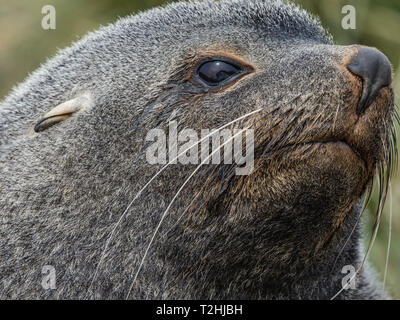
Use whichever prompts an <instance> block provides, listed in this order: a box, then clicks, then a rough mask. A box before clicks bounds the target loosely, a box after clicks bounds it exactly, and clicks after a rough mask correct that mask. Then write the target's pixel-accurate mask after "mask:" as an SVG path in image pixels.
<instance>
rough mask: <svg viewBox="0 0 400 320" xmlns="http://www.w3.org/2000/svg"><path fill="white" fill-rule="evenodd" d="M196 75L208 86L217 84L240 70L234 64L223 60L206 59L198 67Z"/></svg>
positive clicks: (233, 76)
mask: <svg viewBox="0 0 400 320" xmlns="http://www.w3.org/2000/svg"><path fill="white" fill-rule="evenodd" d="M197 72H198V75H199V77H200V78H201V79H203V80H204V81H205V82H206V83H207V84H208V85H210V86H218V85H220V84H221V83H222V82H224V81H225V80H227V79H229V78H232V80H233V78H236V77H235V76H236V75H238V74H241V70H240V69H239V68H238V67H235V66H234V65H232V64H230V63H227V62H224V61H219V60H215V61H208V62H206V63H203V64H202V65H201V66H200V67H199V69H198V71H197Z"/></svg>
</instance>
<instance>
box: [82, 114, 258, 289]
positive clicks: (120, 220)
mask: <svg viewBox="0 0 400 320" xmlns="http://www.w3.org/2000/svg"><path fill="white" fill-rule="evenodd" d="M261 110H263V108H259V109H257V110H254V111H252V112H249V113H247V114H245V115H243V116H241V117H239V118H236V119H235V120H233V121H231V122H229V123H226V124H224V125H223V126H221V127H219V128H218V129H215V130H213V131H212V132H211V133H209V134H208V135H206V136H204V137H203V138H202V139H200V140H199V141H197V142H196V143H194V144H193V145H191V146H190V147H188V148H187V149H185V150H184V151H182V152H181V153H180V154H178V155H177V156H176V157H175V158H174V159H172V160H170V161H169V162H168V163H167V164H166V165H164V166H163V167H162V168H161V169H160V170H159V171H158V172H157V173H156V174H155V175H154V176H153V177H152V178H151V179H150V180H149V181H148V182H147V183H146V184H145V185H144V186H143V187H142V189H140V190H139V192H138V193H137V194H136V196H135V197H134V198H133V200H132V201H131V202H130V203H129V205H128V206H127V207H126V209H125V210H124V212H123V213H122V215H121V217H120V218H119V219H118V221H117V222H116V224H115V226H114V228H113V229H112V231H111V233H110V235H109V238H108V239H107V241H106V244H105V248H104V250H103V253H102V255H101V256H100V260H99V263H98V265H97V267H96V270H95V273H94V276H93V279H92V281H91V283H90V286H89V289H88V291H89V290H90V288H91V287H92V285H93V283H94V280H95V278H96V276H97V274H98V271H99V268H100V265H101V263H102V262H103V259H104V257H105V253H106V251H107V249H108V246H109V243H110V241H111V239H112V237H113V235H114V233H115V231H116V229H117V227H118V226H119V225H120V224H121V222H122V220H123V219H124V217H125V216H126V214H127V212H128V211H129V209H130V208H131V207H132V205H133V203H134V202H135V201H136V199H137V198H138V197H139V196H140V195H141V194H142V192H143V191H144V190H145V189H146V188H147V187H148V186H149V185H150V184H151V183H152V182H153V181H154V180H155V179H156V178H157V177H158V176H159V175H160V174H161V173H162V172H163V171H164V170H165V169H166V168H167V167H168V166H169V165H170V164H171V163H172V162H174V161H175V160H177V159H178V158H179V157H180V156H181V155H183V154H185V153H186V152H187V151H189V150H190V149H191V148H192V147H194V146H196V145H198V144H199V143H201V142H202V141H203V140H205V139H207V138H209V137H210V136H212V135H213V134H215V132H218V131H219V130H221V129H224V128H226V127H227V126H229V125H231V124H233V123H235V122H238V121H240V120H242V119H245V118H246V117H249V116H251V115H253V114H256V113H258V112H260V111H261Z"/></svg>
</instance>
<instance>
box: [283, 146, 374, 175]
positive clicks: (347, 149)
mask: <svg viewBox="0 0 400 320" xmlns="http://www.w3.org/2000/svg"><path fill="white" fill-rule="evenodd" d="M322 146H325V147H327V148H329V149H335V150H336V151H337V152H340V153H342V154H353V155H355V156H356V158H357V159H358V160H359V161H360V163H361V164H362V165H363V167H364V168H365V169H368V168H369V167H370V165H368V163H369V159H368V157H366V156H365V153H364V152H362V150H359V149H358V148H357V146H355V145H352V144H351V143H349V142H347V141H346V140H344V139H343V140H342V139H326V140H316V141H309V142H303V143H293V144H287V145H285V146H284V147H282V148H280V149H279V150H277V152H278V151H281V152H283V151H287V150H294V149H299V148H302V147H304V148H307V147H309V148H313V149H318V148H321V147H322ZM363 155H364V156H363Z"/></svg>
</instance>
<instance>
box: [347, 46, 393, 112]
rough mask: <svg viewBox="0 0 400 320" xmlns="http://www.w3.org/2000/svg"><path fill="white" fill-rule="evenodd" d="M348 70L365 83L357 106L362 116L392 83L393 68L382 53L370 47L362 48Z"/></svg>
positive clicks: (348, 66)
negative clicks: (379, 94) (380, 92)
mask: <svg viewBox="0 0 400 320" xmlns="http://www.w3.org/2000/svg"><path fill="white" fill-rule="evenodd" d="M347 68H348V69H349V70H350V71H351V72H352V73H354V74H355V75H357V76H359V77H361V79H362V82H363V91H362V94H361V97H360V101H359V102H358V106H357V113H358V114H362V113H364V111H365V110H366V109H367V108H368V107H369V105H370V104H371V103H372V101H374V99H375V98H376V96H377V95H378V93H379V91H380V90H381V89H382V88H383V87H386V86H388V85H390V84H391V83H392V68H391V66H390V62H389V60H388V58H387V57H386V56H385V55H384V54H383V53H382V52H380V51H378V50H376V49H372V48H368V47H361V48H360V50H359V51H358V53H357V55H356V56H355V57H354V58H353V59H352V60H351V61H350V63H349V64H348V65H347Z"/></svg>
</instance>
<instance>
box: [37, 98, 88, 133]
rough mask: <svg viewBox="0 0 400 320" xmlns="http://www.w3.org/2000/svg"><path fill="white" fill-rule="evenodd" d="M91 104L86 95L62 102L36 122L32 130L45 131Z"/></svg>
mask: <svg viewBox="0 0 400 320" xmlns="http://www.w3.org/2000/svg"><path fill="white" fill-rule="evenodd" d="M91 104H92V98H91V96H90V94H88V93H85V94H82V95H80V96H78V97H76V98H74V99H71V100H68V101H66V102H63V103H61V104H59V105H57V106H56V107H55V108H53V109H51V110H50V111H49V112H47V113H46V114H45V115H44V116H43V117H42V118H41V119H40V120H39V121H38V122H36V124H35V127H34V128H33V130H35V132H40V131H43V130H46V129H47V128H49V127H51V126H52V125H55V124H56V123H59V122H61V121H63V120H66V119H68V118H70V117H71V116H72V115H73V114H74V113H76V112H78V111H81V110H82V109H84V108H86V107H89V106H90V105H91Z"/></svg>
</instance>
